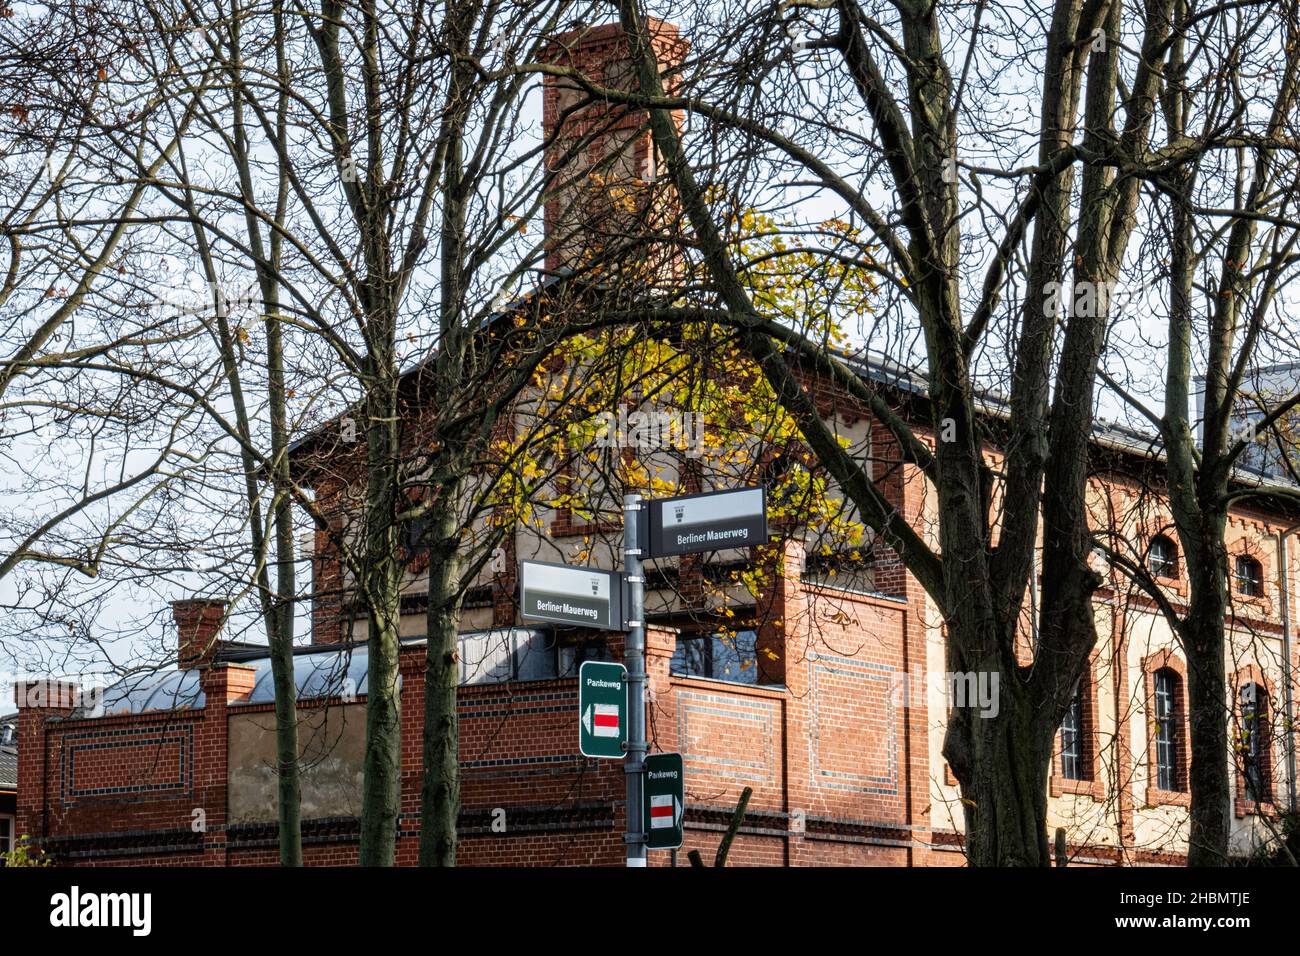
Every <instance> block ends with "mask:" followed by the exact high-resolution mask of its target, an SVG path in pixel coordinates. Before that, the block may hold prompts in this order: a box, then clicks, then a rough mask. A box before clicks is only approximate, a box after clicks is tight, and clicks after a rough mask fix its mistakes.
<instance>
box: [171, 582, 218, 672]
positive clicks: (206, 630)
mask: <svg viewBox="0 0 1300 956" xmlns="http://www.w3.org/2000/svg"><path fill="white" fill-rule="evenodd" d="M172 617H173V618H175V620H176V666H177V667H179V668H181V669H182V670H189V669H191V668H195V667H205V666H207V665H208V664H211V663H212V662H213V660H214V659H215V658H216V654H217V648H218V647H219V646H220V644H221V642H220V640H219V639H218V637H217V635H218V634H219V633H220V632H221V624H222V621H224V620H225V617H226V602H225V601H216V600H212V599H209V598H193V599H190V600H186V601H173V602H172Z"/></svg>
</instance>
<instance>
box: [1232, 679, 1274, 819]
mask: <svg viewBox="0 0 1300 956" xmlns="http://www.w3.org/2000/svg"><path fill="white" fill-rule="evenodd" d="M1268 740H1269V734H1268V691H1266V690H1265V689H1264V688H1263V687H1262V686H1260V685H1259V684H1256V683H1250V684H1246V685H1244V686H1243V687H1242V688H1241V746H1240V748H1239V750H1240V752H1241V764H1242V775H1243V776H1244V777H1245V778H1246V797H1247V798H1248V799H1250V800H1254V801H1255V802H1256V803H1264V802H1267V801H1270V800H1272V789H1273V787H1272V780H1271V779H1270V777H1271V774H1270V770H1271V768H1270V766H1269V759H1268V758H1269V750H1268Z"/></svg>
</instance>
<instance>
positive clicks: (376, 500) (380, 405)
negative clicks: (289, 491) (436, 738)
mask: <svg viewBox="0 0 1300 956" xmlns="http://www.w3.org/2000/svg"><path fill="white" fill-rule="evenodd" d="M367 365H368V367H367V369H366V372H367V375H368V377H369V378H370V387H369V388H368V390H367V392H368V394H367V400H366V411H367V413H368V418H369V428H368V429H367V432H366V445H367V449H366V452H367V462H366V464H367V483H366V506H365V520H366V527H365V536H366V549H365V550H366V560H365V572H364V578H363V580H362V581H361V590H362V592H363V593H364V595H365V602H366V608H367V619H368V622H369V628H370V630H369V635H368V641H367V645H368V648H369V667H370V669H369V673H368V675H367V680H366V691H367V693H366V750H365V758H364V770H363V783H362V790H361V853H360V862H361V865H362V866H392V865H393V864H394V863H395V862H396V856H397V824H398V818H399V813H400V811H401V797H402V793H401V781H402V723H401V701H400V699H399V697H398V693H397V680H398V646H399V640H398V635H399V629H398V625H399V622H400V619H401V579H402V563H401V562H400V560H399V558H398V553H397V543H398V542H397V537H398V536H397V529H396V525H395V513H396V501H397V493H396V488H397V470H398V454H399V449H400V438H399V432H398V416H397V408H396V405H397V402H396V397H397V380H396V375H395V373H393V372H392V366H393V363H392V362H391V361H390V360H389V359H388V357H387V356H384V355H378V356H375V355H372V356H371V357H370V358H369V359H368V360H367Z"/></svg>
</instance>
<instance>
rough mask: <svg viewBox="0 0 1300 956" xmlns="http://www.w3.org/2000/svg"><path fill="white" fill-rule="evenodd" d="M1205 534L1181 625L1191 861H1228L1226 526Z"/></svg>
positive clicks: (1197, 863)
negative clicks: (1206, 557) (1201, 563)
mask: <svg viewBox="0 0 1300 956" xmlns="http://www.w3.org/2000/svg"><path fill="white" fill-rule="evenodd" d="M1211 524H1214V523H1213V522H1211ZM1207 538H1208V540H1206V541H1205V542H1204V544H1205V546H1206V547H1207V550H1208V551H1209V553H1210V554H1212V555H1214V556H1215V557H1214V558H1212V559H1211V560H1210V561H1208V562H1206V565H1207V566H1206V567H1204V568H1201V569H1199V571H1192V572H1190V573H1193V574H1198V575H1199V576H1201V577H1202V578H1205V580H1202V581H1200V582H1196V583H1194V586H1193V588H1192V595H1193V598H1192V603H1191V606H1190V607H1189V608H1188V612H1187V617H1186V619H1185V620H1184V622H1183V628H1182V637H1183V649H1184V652H1185V653H1186V655H1187V717H1188V720H1189V721H1190V722H1191V754H1190V755H1189V756H1190V757H1191V765H1190V767H1189V768H1188V785H1189V788H1190V790H1191V828H1190V833H1189V834H1188V846H1187V865H1188V866H1223V865H1225V864H1226V863H1227V853H1228V836H1229V831H1230V828H1231V825H1232V791H1231V789H1230V786H1229V781H1230V780H1231V762H1232V757H1231V751H1230V749H1229V743H1228V723H1229V716H1228V714H1229V712H1228V710H1227V706H1228V686H1227V683H1228V682H1227V675H1226V663H1227V662H1226V659H1225V648H1226V646H1227V639H1226V638H1227V635H1226V633H1225V625H1224V615H1225V613H1226V611H1227V606H1226V605H1227V590H1226V589H1227V581H1226V577H1227V576H1226V571H1225V568H1226V558H1225V557H1224V548H1223V534H1222V531H1221V530H1212V531H1211V532H1210V534H1209V535H1208V536H1207ZM1189 557H1190V555H1189ZM1189 564H1190V561H1189Z"/></svg>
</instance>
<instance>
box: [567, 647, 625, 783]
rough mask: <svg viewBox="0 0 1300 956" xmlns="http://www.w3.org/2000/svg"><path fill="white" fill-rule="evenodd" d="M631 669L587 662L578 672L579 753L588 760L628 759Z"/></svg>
mask: <svg viewBox="0 0 1300 956" xmlns="http://www.w3.org/2000/svg"><path fill="white" fill-rule="evenodd" d="M627 718H628V711H627V668H626V667H624V666H623V665H622V664H611V663H608V662H607V661H583V662H582V666H581V667H579V668H578V750H579V752H580V753H581V754H582V755H583V756H584V757H603V758H605V759H608V760H622V759H623V758H624V757H626V756H627Z"/></svg>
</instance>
